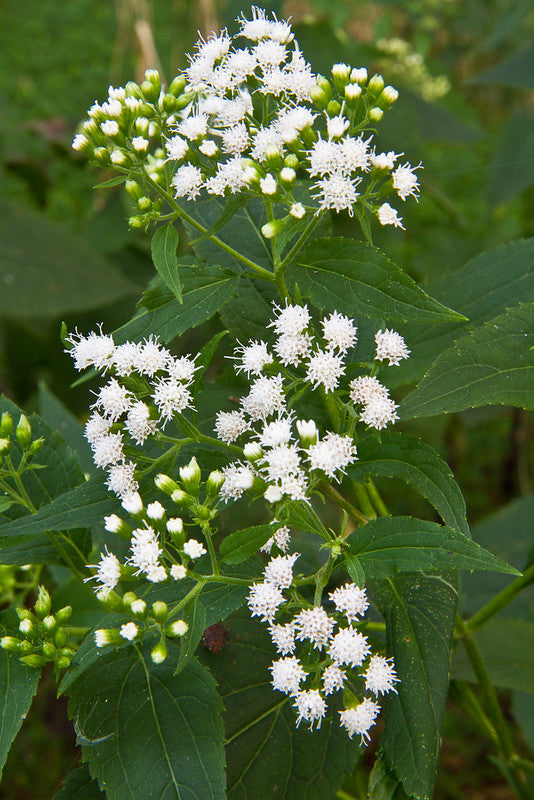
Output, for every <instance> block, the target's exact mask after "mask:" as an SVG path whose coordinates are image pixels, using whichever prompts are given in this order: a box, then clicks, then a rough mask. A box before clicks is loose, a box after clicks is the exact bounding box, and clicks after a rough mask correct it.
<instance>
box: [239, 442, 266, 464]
mask: <svg viewBox="0 0 534 800" xmlns="http://www.w3.org/2000/svg"><path fill="white" fill-rule="evenodd" d="M243 454H244V456H245V458H248V459H249V461H257V460H258V458H261V457H262V455H263V448H262V446H261V444H259V443H258V442H247V443H246V445H245V446H244V448H243Z"/></svg>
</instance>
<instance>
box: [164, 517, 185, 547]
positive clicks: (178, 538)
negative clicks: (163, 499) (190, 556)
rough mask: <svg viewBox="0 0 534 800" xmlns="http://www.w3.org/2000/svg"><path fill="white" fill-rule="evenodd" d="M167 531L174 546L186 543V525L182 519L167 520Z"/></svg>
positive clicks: (172, 518)
mask: <svg viewBox="0 0 534 800" xmlns="http://www.w3.org/2000/svg"><path fill="white" fill-rule="evenodd" d="M167 531H168V532H169V533H170V535H171V539H172V541H173V542H174V544H178V545H181V544H183V543H184V523H183V522H182V520H181V518H180V517H171V519H168V520H167Z"/></svg>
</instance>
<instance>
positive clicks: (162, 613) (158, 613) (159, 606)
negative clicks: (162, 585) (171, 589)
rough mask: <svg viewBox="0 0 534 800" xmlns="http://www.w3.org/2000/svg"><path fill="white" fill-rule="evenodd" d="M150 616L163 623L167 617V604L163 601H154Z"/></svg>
mask: <svg viewBox="0 0 534 800" xmlns="http://www.w3.org/2000/svg"><path fill="white" fill-rule="evenodd" d="M152 616H153V617H154V619H155V620H157V621H158V622H165V620H166V619H167V617H168V616H169V609H168V608H167V603H164V602H163V600H156V602H155V603H152Z"/></svg>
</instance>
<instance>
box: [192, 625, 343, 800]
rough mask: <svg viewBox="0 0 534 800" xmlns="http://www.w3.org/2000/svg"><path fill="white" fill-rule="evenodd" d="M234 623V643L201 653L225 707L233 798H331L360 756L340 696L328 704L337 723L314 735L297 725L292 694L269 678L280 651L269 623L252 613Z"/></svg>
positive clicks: (230, 798) (326, 723)
mask: <svg viewBox="0 0 534 800" xmlns="http://www.w3.org/2000/svg"><path fill="white" fill-rule="evenodd" d="M229 628H230V644H229V646H228V647H225V648H224V649H223V650H222V651H221V652H220V653H209V652H204V653H203V656H202V660H203V662H204V663H206V664H208V666H209V667H210V669H211V671H212V672H213V674H214V675H215V677H216V678H217V681H218V683H219V691H220V694H221V698H222V701H223V703H224V707H225V714H224V724H225V731H226V760H227V786H228V800H243V798H269V800H282V798H284V800H297V799H298V800H333V798H334V797H335V795H336V791H337V789H338V788H339V786H340V784H341V783H342V781H343V779H344V778H345V777H346V775H347V774H348V773H349V772H351V771H352V769H353V768H354V766H355V764H356V761H357V759H358V755H359V748H358V746H357V745H356V744H355V743H354V742H351V741H350V739H349V738H348V737H347V735H346V734H345V732H344V731H342V730H341V728H340V727H339V722H338V721H339V716H338V713H337V710H338V709H337V705H338V703H339V702H340V700H341V698H334V699H333V700H330V702H329V705H330V706H331V707H332V706H333V707H334V710H333V720H332V721H330V719H325V720H323V724H322V726H321V728H320V729H319V730H318V731H314V732H313V733H311V732H309V731H307V730H306V729H305V728H304V727H303V726H301V727H300V728H299V729H298V730H297V729H296V727H295V721H296V715H295V710H294V709H293V708H292V701H291V699H290V698H288V697H286V696H284V695H282V694H281V693H280V692H276V691H274V690H273V688H272V685H271V682H270V681H271V673H270V672H269V667H270V666H271V663H272V661H273V659H275V658H276V657H277V656H276V654H275V652H274V650H273V647H272V644H271V642H270V639H269V637H268V636H267V634H266V632H265V630H264V628H263V627H262V626H261V625H260V624H259V623H257V622H255V621H254V620H251V619H250V617H249V615H248V614H242V615H240V617H236V618H233V619H232V621H231V623H230V625H229ZM336 701H337V702H336ZM331 713H332V712H331Z"/></svg>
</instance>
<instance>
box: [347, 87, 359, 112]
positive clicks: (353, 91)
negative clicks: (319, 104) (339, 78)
mask: <svg viewBox="0 0 534 800" xmlns="http://www.w3.org/2000/svg"><path fill="white" fill-rule="evenodd" d="M361 95H362V87H361V86H360V85H359V84H358V83H349V85H348V86H345V100H346V101H347V105H348V106H350V108H354V106H355V105H356V104H357V102H358V100H359V99H360V97H361Z"/></svg>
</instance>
